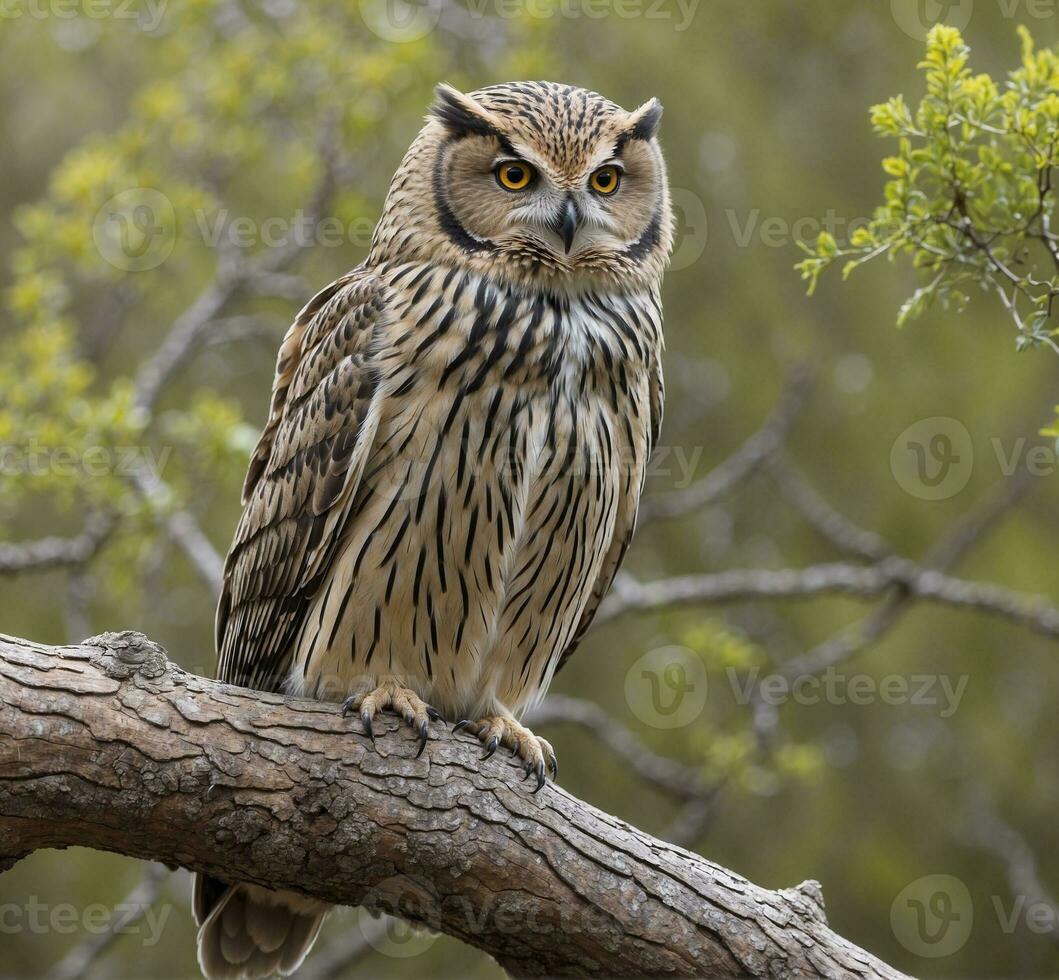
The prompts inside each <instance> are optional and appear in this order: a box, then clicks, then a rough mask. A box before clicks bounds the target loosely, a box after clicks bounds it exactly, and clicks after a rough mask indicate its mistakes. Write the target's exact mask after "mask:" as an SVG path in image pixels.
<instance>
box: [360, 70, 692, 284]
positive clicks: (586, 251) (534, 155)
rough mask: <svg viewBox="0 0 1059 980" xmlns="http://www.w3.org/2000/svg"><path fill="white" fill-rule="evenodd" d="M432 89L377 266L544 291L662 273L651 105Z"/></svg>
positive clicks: (398, 182)
mask: <svg viewBox="0 0 1059 980" xmlns="http://www.w3.org/2000/svg"><path fill="white" fill-rule="evenodd" d="M436 95H437V99H436V102H435V103H434V105H433V107H432V108H431V111H430V114H429V116H428V118H427V123H426V126H425V127H424V128H423V130H422V131H421V132H420V134H419V136H418V137H417V138H416V140H415V141H414V142H413V144H412V146H411V148H410V149H409V151H408V154H407V156H406V157H405V160H404V162H403V164H402V165H401V168H400V169H399V170H398V172H397V174H396V175H395V176H394V180H393V183H392V185H391V188H390V193H389V195H388V198H387V202H386V206H385V208H384V213H383V217H382V219H381V221H380V223H379V227H378V229H377V232H376V237H375V241H374V244H373V255H372V258H373V260H387V259H388V260H395V261H396V260H401V259H408V258H412V257H415V258H419V259H428V260H433V261H441V262H446V263H451V264H456V265H465V266H470V267H472V268H475V269H477V270H479V271H484V272H487V273H489V274H490V275H492V276H495V277H498V278H501V279H504V280H507V281H513V282H518V283H521V284H523V285H531V284H533V283H542V284H544V285H546V286H547V287H548V288H551V289H571V290H573V289H579V288H585V287H591V286H592V285H593V284H599V283H600V281H603V283H605V285H606V286H607V287H608V288H611V289H613V288H619V289H620V288H624V287H628V288H630V289H635V288H644V287H645V286H650V285H652V284H654V283H656V282H657V281H658V280H659V279H660V278H661V275H662V271H663V269H664V267H665V263H666V260H667V258H668V256H669V251H670V248H671V245H672V237H673V231H672V214H671V211H670V205H669V193H668V188H667V185H666V172H665V164H664V162H663V159H662V153H661V150H660V149H659V146H658V141H657V132H658V126H659V122H660V121H661V118H662V106H661V104H660V103H659V102H658V101H657V100H656V99H652V100H650V101H649V102H646V103H645V104H644V105H642V106H640V108H638V109H635V110H633V111H631V112H629V111H626V110H625V109H622V108H621V107H620V106H618V105H615V104H614V103H613V102H611V101H609V100H608V99H605V98H603V97H602V96H601V95H597V94H596V93H595V92H589V91H586V90H585V89H579V88H572V87H570V86H568V85H559V84H556V83H554V82H511V83H507V84H503V85H492V86H489V87H488V88H483V89H478V90H477V91H475V92H471V93H470V94H463V93H462V92H458V91H457V90H456V89H454V88H452V87H450V86H448V85H440V86H438V88H437V91H436Z"/></svg>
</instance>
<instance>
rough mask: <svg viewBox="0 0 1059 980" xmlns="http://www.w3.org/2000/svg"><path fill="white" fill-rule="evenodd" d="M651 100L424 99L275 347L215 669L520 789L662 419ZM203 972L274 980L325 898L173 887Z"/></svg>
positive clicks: (296, 956) (663, 233)
mask: <svg viewBox="0 0 1059 980" xmlns="http://www.w3.org/2000/svg"><path fill="white" fill-rule="evenodd" d="M661 114H662V108H661V106H660V105H659V104H658V102H657V101H655V100H651V101H649V102H647V103H646V104H644V105H643V106H641V107H640V108H639V109H636V110H635V111H633V112H628V111H626V110H624V109H622V108H621V107H619V106H617V105H615V104H614V103H613V102H610V101H608V100H607V99H605V98H603V97H602V96H600V95H597V94H595V93H594V92H588V91H585V90H583V89H578V88H571V87H569V86H566V85H558V84H554V83H551V82H518V83H511V84H504V85H494V86H490V87H488V88H484V89H480V90H478V91H476V92H472V93H471V94H469V95H464V94H462V93H460V92H457V91H456V90H455V89H453V88H450V87H448V86H444V85H442V86H440V87H439V88H438V89H437V99H436V102H435V104H434V106H433V108H432V110H431V112H430V115H429V116H428V119H427V122H426V125H425V126H424V127H423V129H422V131H421V132H420V133H419V135H418V136H417V137H416V139H415V141H414V142H413V143H412V145H411V147H410V148H409V150H408V153H407V154H406V156H405V158H404V161H403V162H402V164H401V166H400V168H399V169H398V171H397V173H396V175H395V176H394V178H393V182H392V184H391V186H390V191H389V194H388V195H387V198H386V203H385V205H384V207H383V212H382V217H381V219H380V221H379V224H378V227H377V228H376V230H375V235H374V237H373V240H372V245H371V249H370V252H369V255H368V258H367V260H366V261H365V262H364V263H363V265H361V266H359V267H358V268H356V269H354V270H353V271H352V272H350V273H348V274H347V275H345V276H343V277H342V278H341V279H339V280H338V281H337V282H334V283H332V284H331V285H330V286H328V287H327V288H326V289H324V290H323V291H322V292H320V293H318V294H317V295H316V296H315V297H314V298H313V299H312V300H310V301H309V303H308V304H307V305H306V307H305V308H304V309H303V310H302V311H301V312H300V313H299V314H298V317H297V319H296V320H295V321H294V324H293V326H292V327H291V328H290V330H289V331H288V333H287V335H286V337H285V339H284V340H283V344H282V346H281V347H280V351H279V357H278V363H277V366H276V377H275V382H274V385H273V392H272V406H271V412H270V414H269V418H268V421H267V423H266V425H265V429H264V432H263V433H262V435H261V439H260V442H259V443H258V446H257V449H256V451H255V452H254V455H253V458H252V460H251V463H250V468H249V472H248V474H247V477H246V484H245V487H244V490H243V502H244V506H245V509H244V511H243V515H242V518H241V519H240V521H239V526H238V528H237V530H236V533H235V540H234V541H233V543H232V547H231V550H230V552H229V554H228V559H227V562H226V564H225V573H224V587H223V591H222V594H221V599H220V604H219V607H218V611H217V646H218V650H219V670H218V676H219V677H220V678H221V679H222V680H225V681H229V682H232V683H236V684H242V685H245V686H249V687H254V688H258V689H261V690H268V691H286V692H289V693H291V694H295V695H299V696H304V697H312V698H321V699H326V700H335V701H344V702H345V706H346V708H347V709H349V710H355V711H357V712H358V713H359V716H360V722H361V724H362V725H363V727H364V729H365V731H366V732H367V733H368V734H369V735H370V734H371V732H372V725H371V723H372V717H373V716H374V715H375V713H376V712H377V711H379V710H381V709H391V710H393V711H396V712H397V713H398V714H399V715H401V716H402V717H403V718H404V719H405V720H406V721H407V722H408V724H410V725H411V726H412V727H413V728H414V730H415V733H416V734H417V735H418V738H419V746H418V751H419V752H420V753H421V752H422V751H423V747H424V745H425V744H426V741H427V738H428V734H429V728H430V722H431V721H436V720H438V719H440V718H445V719H447V720H449V721H454V722H458V724H457V726H456V727H457V728H458V729H461V728H462V729H466V730H468V731H470V732H471V733H472V734H474V735H475V736H477V737H478V738H479V739H480V740H481V741H482V743H483V744H484V745H485V748H486V754H491V753H492V752H493V751H495V750H496V748H497V747H498V746H500V745H503V746H505V747H507V748H508V749H510V750H511V751H512V753H513V754H515V755H517V756H518V757H519V758H520V759H521V761H522V762H523V764H524V766H525V769H526V772H527V774H528V775H533V776H534V777H535V778H536V787H537V789H539V788H540V787H541V786H542V785H543V784H544V780H545V772H546V767H550V768H552V770H553V771H554V770H555V768H556V763H555V757H554V753H553V752H552V750H551V746H549V745H548V743H547V742H546V741H544V739H542V738H539V737H537V736H535V735H534V734H533V733H532V732H530V731H529V730H528V729H527V728H525V727H524V726H523V725H521V724H520V723H519V722H518V720H517V719H518V717H519V716H520V714H521V713H522V712H523V711H524V710H525V709H526V708H527V707H529V706H531V705H532V704H534V703H535V702H536V701H537V700H538V699H539V698H540V697H541V696H542V695H543V694H544V692H545V690H546V689H547V687H548V685H549V683H550V681H551V679H552V676H553V675H554V674H555V672H556V670H558V669H559V667H561V666H562V664H563V662H564V661H565V660H566V658H567V657H569V656H570V654H571V653H572V651H573V650H574V648H575V646H576V645H577V643H578V640H579V639H580V638H581V636H582V634H583V633H584V632H585V630H586V628H587V627H588V625H589V623H590V622H591V620H592V617H593V615H594V614H595V611H596V609H597V607H598V606H599V603H600V601H601V600H602V598H603V596H604V595H605V594H606V592H607V589H608V588H609V587H610V583H611V581H612V579H613V578H614V574H615V572H616V571H617V569H618V566H619V565H620V564H621V561H622V558H623V556H624V554H625V550H626V548H627V547H628V545H629V540H630V537H631V536H632V532H633V526H634V523H635V520H636V509H637V504H638V499H639V495H640V490H641V488H642V485H643V481H644V475H645V471H646V466H647V459H648V456H649V455H650V452H651V447H652V446H653V445H654V443H655V441H656V439H657V436H658V429H659V425H660V422H661V417H662V397H663V389H662V374H661V354H662V309H661V301H660V294H659V290H660V285H661V279H662V273H663V269H664V267H665V264H666V261H667V258H668V255H669V251H670V246H671V242H672V217H671V213H670V205H669V195H668V190H667V186H666V174H665V166H664V163H663V160H662V154H661V151H660V149H659V146H658V142H657V140H656V132H657V129H658V124H659V120H660V118H661ZM195 911H196V916H197V918H198V921H199V922H200V923H201V928H200V932H199V960H200V963H201V965H202V968H203V971H204V972H205V974H206V975H207V976H208V977H211V978H220V977H261V976H267V975H269V974H271V973H273V972H275V971H279V972H280V973H289V972H291V971H292V970H294V969H295V968H296V967H297V966H298V964H299V963H300V962H301V961H302V959H303V958H304V956H305V954H306V953H307V951H308V949H309V947H310V946H311V945H312V942H313V940H314V939H315V937H316V934H317V932H318V931H319V929H320V924H321V922H322V919H323V916H324V914H325V913H326V911H327V906H326V905H324V904H323V903H320V902H317V901H314V900H310V899H306V898H305V897H303V896H298V895H293V894H290V893H284V892H270V891H267V890H265V889H262V888H260V887H258V886H254V885H247V884H231V885H229V884H226V883H223V882H220V881H218V880H216V879H211V878H205V877H203V876H199V877H198V878H197V880H196V888H195Z"/></svg>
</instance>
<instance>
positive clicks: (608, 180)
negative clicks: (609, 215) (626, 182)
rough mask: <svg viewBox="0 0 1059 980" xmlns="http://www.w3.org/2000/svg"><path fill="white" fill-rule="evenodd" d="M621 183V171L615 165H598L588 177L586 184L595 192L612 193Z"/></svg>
mask: <svg viewBox="0 0 1059 980" xmlns="http://www.w3.org/2000/svg"><path fill="white" fill-rule="evenodd" d="M620 183H621V171H620V170H619V169H618V168H617V167H611V166H607V167H600V168H599V170H597V171H596V172H595V173H594V174H592V176H591V177H590V178H589V181H588V186H589V187H591V188H592V190H594V191H595V192H596V193H597V194H603V195H604V196H606V195H607V194H613V193H614V192H615V191H616V190H617V189H618V184H620Z"/></svg>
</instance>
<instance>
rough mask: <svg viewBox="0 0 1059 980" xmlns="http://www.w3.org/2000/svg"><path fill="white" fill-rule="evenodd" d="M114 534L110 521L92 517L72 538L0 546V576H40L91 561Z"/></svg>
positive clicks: (96, 516) (51, 538)
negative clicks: (30, 574) (41, 573)
mask: <svg viewBox="0 0 1059 980" xmlns="http://www.w3.org/2000/svg"><path fill="white" fill-rule="evenodd" d="M113 530H114V519H113V518H112V517H110V516H109V515H107V514H92V515H89V517H88V518H87V520H86V521H85V527H84V530H82V531H81V533H80V534H77V535H75V536H74V537H72V538H61V537H47V538H38V539H37V540H36V541H26V542H22V543H19V544H10V543H0V574H5V575H16V574H20V573H22V572H41V571H47V570H48V569H52V568H59V567H63V566H77V565H83V564H85V563H86V562H88V561H91V560H92V559H93V558H94V557H95V555H96V553H97V552H98V551H99V549H100V548H101V547H102V546H103V544H104V543H105V542H106V540H107V538H108V537H109V536H110V533H111V531H113Z"/></svg>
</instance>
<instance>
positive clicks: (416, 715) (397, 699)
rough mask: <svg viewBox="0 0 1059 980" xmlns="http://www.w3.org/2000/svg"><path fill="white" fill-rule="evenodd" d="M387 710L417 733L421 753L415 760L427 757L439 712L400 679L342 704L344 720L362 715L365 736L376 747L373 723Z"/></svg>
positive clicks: (354, 695) (363, 692)
mask: <svg viewBox="0 0 1059 980" xmlns="http://www.w3.org/2000/svg"><path fill="white" fill-rule="evenodd" d="M387 708H388V709H389V710H391V711H392V712H393V713H394V714H395V715H397V716H398V717H400V718H401V719H402V720H403V721H404V723H405V724H406V725H408V726H409V727H410V728H411V729H412V730H413V731H414V732H415V733H416V735H417V737H418V740H419V749H418V751H417V752H416V756H415V757H416V758H417V759H418V758H419V757H420V756H421V755H422V754H423V749H424V748H426V743H427V740H428V738H429V737H430V722H431V721H433V720H436V719H435V715H436V716H437V717H438V718H440V717H441V715H440V714H439V713H438V711H437V709H436V708H431V707H430V705H428V704H427V703H426V702H425V701H424V700H423V699H422V698H420V697H419V696H418V695H417V694H416V693H415V692H414V691H410V690H409V689H408V688H406V687H402V686H401V685H400V684H399V683H398V682H397V680H396V679H394V678H390V679H386V680H383V681H382V683H380V684H379V686H378V687H377V688H375V690H373V691H361V692H358V693H357V694H353V695H351V696H350V697H348V698H346V700H345V701H343V702H342V714H343V716H345V715H347V714H349V712H351V711H359V712H360V723H361V726H362V727H363V729H364V734H365V735H367V736H368V738H370V739H371V742H372V745H374V744H375V729H374V726H373V725H372V720H373V719H374V718H375V716H376V715H377V714H378V713H379V712H380V711H383V710H385V709H387ZM431 712H433V714H431Z"/></svg>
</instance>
